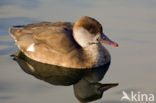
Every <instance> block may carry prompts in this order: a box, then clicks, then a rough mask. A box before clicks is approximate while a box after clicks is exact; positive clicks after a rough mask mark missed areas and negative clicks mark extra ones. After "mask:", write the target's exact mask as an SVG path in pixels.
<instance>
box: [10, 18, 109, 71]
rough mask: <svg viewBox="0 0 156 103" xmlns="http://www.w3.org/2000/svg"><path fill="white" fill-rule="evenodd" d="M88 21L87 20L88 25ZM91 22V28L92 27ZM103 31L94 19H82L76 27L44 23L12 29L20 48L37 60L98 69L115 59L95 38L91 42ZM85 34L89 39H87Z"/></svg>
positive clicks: (66, 24)
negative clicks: (112, 58)
mask: <svg viewBox="0 0 156 103" xmlns="http://www.w3.org/2000/svg"><path fill="white" fill-rule="evenodd" d="M84 21H85V22H86V21H87V24H85V23H84ZM90 22H91V23H90ZM89 23H90V24H91V25H88V24H89ZM88 26H90V27H88ZM96 26H97V27H96ZM99 28H100V29H99ZM101 28H102V27H101V25H100V24H99V23H98V22H97V21H95V20H94V19H92V18H89V17H82V18H81V19H80V20H78V21H77V22H76V23H75V24H73V23H69V22H56V23H51V22H40V23H35V24H29V25H26V26H15V27H14V28H11V29H10V34H11V36H12V37H13V38H14V39H15V42H16V45H17V46H18V48H19V49H20V50H21V51H22V52H23V53H24V54H25V55H26V56H28V57H29V58H31V59H33V60H36V61H38V62H42V63H47V64H52V65H57V66H63V67H69V68H81V69H84V68H93V67H98V66H101V65H104V64H106V63H108V62H110V60H111V58H110V54H109V52H108V51H107V50H106V49H105V48H104V46H102V44H101V43H96V42H94V41H95V40H94V39H91V40H92V41H93V42H90V40H89V41H88V38H89V39H90V37H92V38H94V37H96V34H98V33H100V32H101ZM85 29H87V30H86V31H85ZM94 29H96V30H94ZM98 29H99V30H98ZM79 34H80V35H79ZM81 34H84V35H85V37H84V38H83V37H82V36H81ZM90 34H91V35H90ZM88 35H89V36H88ZM85 42H87V43H85Z"/></svg>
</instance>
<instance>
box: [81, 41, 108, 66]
mask: <svg viewBox="0 0 156 103" xmlns="http://www.w3.org/2000/svg"><path fill="white" fill-rule="evenodd" d="M84 50H85V53H86V54H87V56H88V57H89V58H90V59H91V62H92V64H93V66H94V67H98V66H101V65H104V64H106V63H107V62H109V61H110V54H109V52H108V51H107V49H106V48H105V47H103V46H102V44H91V45H90V46H88V47H85V48H84Z"/></svg>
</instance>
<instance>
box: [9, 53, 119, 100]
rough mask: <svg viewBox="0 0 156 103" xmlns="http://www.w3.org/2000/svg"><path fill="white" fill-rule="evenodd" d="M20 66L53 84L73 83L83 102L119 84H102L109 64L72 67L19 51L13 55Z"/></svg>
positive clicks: (75, 91)
mask: <svg viewBox="0 0 156 103" xmlns="http://www.w3.org/2000/svg"><path fill="white" fill-rule="evenodd" d="M12 56H13V59H14V60H15V61H17V63H18V64H19V65H20V67H21V68H22V69H23V70H24V71H25V72H26V73H28V74H31V75H33V76H35V77H36V78H38V79H41V80H44V81H46V82H48V83H50V84H53V85H65V86H68V85H73V88H74V94H75V96H76V98H77V99H78V100H79V101H81V102H89V101H94V100H97V99H100V98H101V97H102V95H103V92H104V91H106V90H108V89H110V88H112V87H115V86H117V85H118V84H117V83H110V84H102V83H99V82H98V81H100V80H102V79H103V77H104V75H105V73H106V72H107V70H108V67H109V64H110V63H108V64H106V65H104V66H101V67H98V68H93V69H92V70H90V69H71V68H65V67H60V66H55V65H49V64H44V63H40V62H37V61H35V60H32V59H30V58H28V57H26V56H25V55H24V54H23V53H22V52H20V51H17V52H16V53H15V54H13V55H12Z"/></svg>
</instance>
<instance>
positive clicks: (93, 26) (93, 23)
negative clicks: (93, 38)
mask: <svg viewBox="0 0 156 103" xmlns="http://www.w3.org/2000/svg"><path fill="white" fill-rule="evenodd" d="M77 27H83V28H84V29H86V30H87V31H88V32H90V33H91V34H93V35H96V34H97V33H100V32H101V31H102V26H101V24H100V23H99V22H98V21H97V20H95V19H93V18H91V17H87V16H83V17H81V18H80V19H79V20H78V21H77V22H76V23H75V25H74V28H77Z"/></svg>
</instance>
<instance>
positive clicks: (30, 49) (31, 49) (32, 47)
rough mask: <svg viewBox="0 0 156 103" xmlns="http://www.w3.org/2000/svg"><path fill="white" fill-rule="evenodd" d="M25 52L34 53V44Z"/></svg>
mask: <svg viewBox="0 0 156 103" xmlns="http://www.w3.org/2000/svg"><path fill="white" fill-rule="evenodd" d="M27 51H30V52H34V51H35V48H34V43H33V44H31V45H30V46H29V47H28V48H27Z"/></svg>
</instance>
